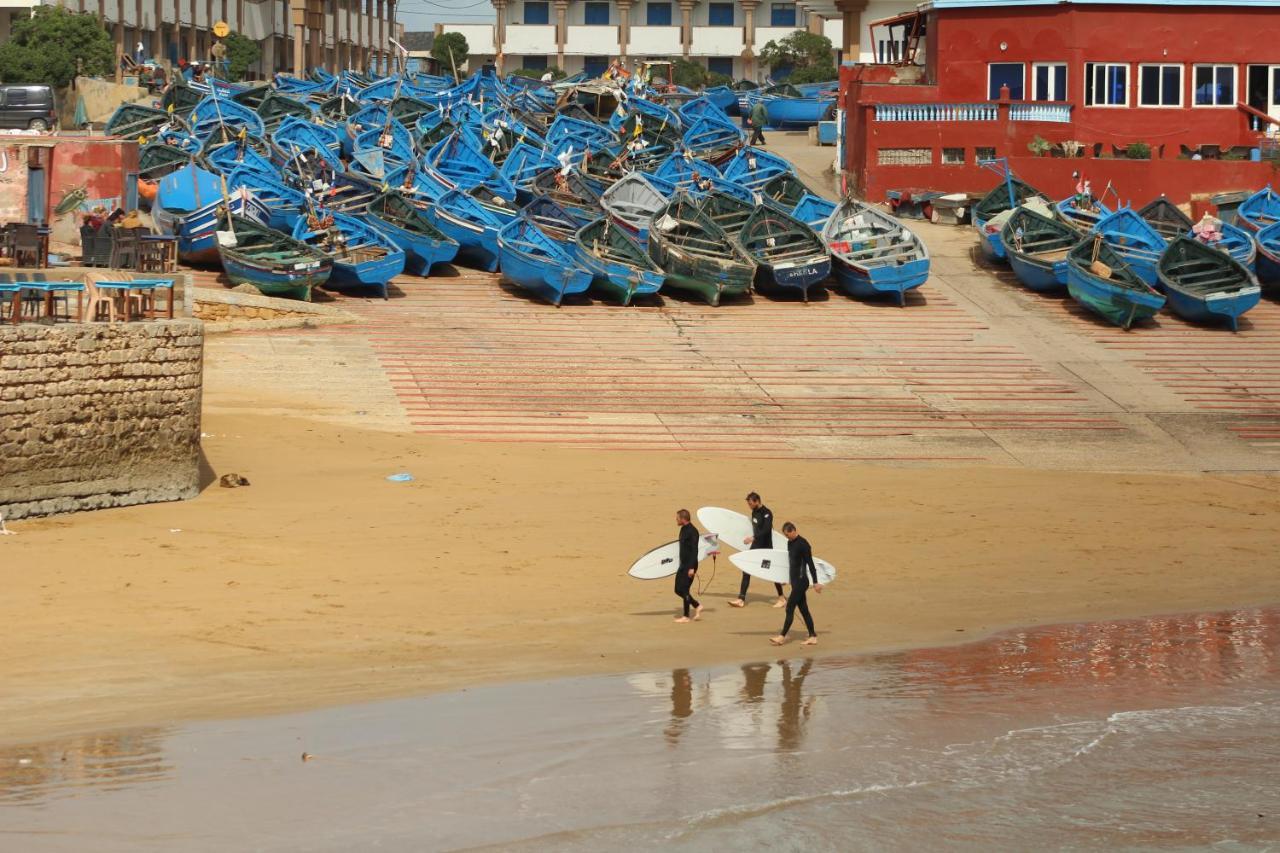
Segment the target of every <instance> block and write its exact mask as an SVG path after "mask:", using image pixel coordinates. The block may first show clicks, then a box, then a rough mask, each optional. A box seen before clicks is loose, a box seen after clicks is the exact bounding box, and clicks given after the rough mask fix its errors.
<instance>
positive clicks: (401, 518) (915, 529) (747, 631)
mask: <svg viewBox="0 0 1280 853" xmlns="http://www.w3.org/2000/svg"><path fill="white" fill-rule="evenodd" d="M204 429H205V431H206V432H207V433H209V434H210V437H208V438H207V439H206V440H205V442H204V448H205V453H206V455H207V457H208V462H209V467H210V471H211V473H216V474H224V473H228V472H237V473H239V474H241V475H243V476H245V477H247V478H248V479H249V480H250V481H251V483H252V485H251V486H249V487H247V488H240V489H223V488H219V487H217V486H216V484H215V485H213V486H212V487H211V488H208V489H206V490H205V491H204V493H203V494H202V495H201V496H200V497H199V498H198V499H196V500H194V501H190V502H186V503H177V504H164V505H155V506H147V507H136V508H129V509H121V510H112V511H105V512H97V513H90V514H82V515H79V516H75V517H65V518H52V519H45V520H40V521H31V522H24V523H20V524H15V525H13V528H14V529H16V530H17V531H18V533H19V535H17V536H11V537H3V538H0V569H2V575H3V580H4V583H5V587H6V594H5V595H4V596H3V598H2V599H0V622H2V624H4V625H5V626H6V632H5V636H6V642H5V643H4V645H3V648H0V680H3V683H4V684H5V685H6V689H5V690H4V691H0V719H3V720H5V725H4V727H3V730H0V741H3V742H6V743H10V744H12V743H19V742H29V741H31V740H33V739H37V738H42V737H52V736H54V735H57V734H60V733H64V732H72V731H88V730H94V729H99V728H103V727H117V726H126V725H149V724H156V723H166V722H172V721H180V720H187V719H201V718H218V717H231V716H246V715H253V714H259V713H269V712H277V711H285V710H294V709H306V708H313V707H319V706H326V705H336V704H340V703H346V702H353V701H359V700H365V699H370V698H378V697H392V696H409V695H418V694H423V693H427V692H431V691H439V690H445V689H450V688H457V687H460V686H466V685H470V684H477V683H483V682H509V681H519V680H529V679H542V678H548V677H556V676H567V675H583V674H592V673H608V672H631V671H641V670H663V669H665V670H670V669H671V668H673V667H691V666H702V665H709V664H717V663H734V662H743V661H751V660H758V659H759V658H760V656H761V655H762V654H771V652H768V650H767V638H768V637H769V636H771V635H772V634H774V633H776V631H777V629H778V627H779V623H780V620H781V615H780V613H779V611H776V610H773V609H770V608H769V607H768V606H767V601H768V600H769V598H770V596H766V595H764V594H763V590H762V589H761V587H763V586H764V585H763V584H759V583H757V584H756V585H755V586H754V587H753V592H754V593H755V595H754V596H753V599H752V602H751V604H750V606H749V607H747V608H746V609H745V610H744V611H736V610H732V609H730V608H729V607H727V606H726V605H725V601H726V599H728V598H730V597H732V596H733V595H734V594H735V593H736V588H737V582H738V578H739V575H738V573H737V572H736V571H735V570H734V569H733V568H732V566H731V565H730V564H729V563H728V561H727V560H726V559H724V558H721V559H720V560H719V561H718V563H717V564H716V565H715V566H714V574H713V566H712V565H711V564H710V563H707V564H704V566H703V568H702V572H701V576H702V577H701V581H702V584H703V585H704V587H705V589H706V592H705V596H704V597H705V599H706V601H707V604H708V608H707V610H708V612H707V615H706V618H705V619H704V621H703V622H701V623H699V624H694V625H685V626H679V625H673V624H672V623H671V617H672V615H674V612H675V605H676V603H677V600H676V598H675V596H674V595H673V594H672V591H671V586H670V581H656V582H648V583H646V582H639V581H634V580H631V579H629V578H627V577H626V576H625V574H624V572H625V570H626V568H627V566H628V565H629V564H630V562H631V561H632V560H633V559H634V558H635V557H637V556H638V555H639V554H640V553H642V552H643V551H645V550H647V549H648V548H650V547H652V546H654V545H657V544H659V543H661V542H663V541H668V540H670V539H673V538H674V536H675V527H674V523H673V520H672V515H673V512H674V510H675V509H677V508H680V507H682V506H684V507H687V508H689V509H691V510H693V509H696V508H697V507H698V506H702V505H708V504H713V505H722V506H729V507H732V508H740V507H741V506H742V502H741V498H742V496H743V495H744V494H745V493H746V492H747V491H748V490H749V489H756V490H759V491H760V492H761V493H762V494H763V495H764V497H765V500H766V502H767V503H768V504H769V505H770V506H772V508H773V509H774V511H775V513H776V515H777V520H778V522H779V523H781V522H782V521H784V520H792V521H794V522H796V523H797V525H799V527H800V529H801V532H802V533H804V534H805V535H806V536H807V537H808V538H809V540H810V541H811V542H812V543H813V546H814V549H815V552H816V553H817V555H818V556H821V557H824V558H826V559H828V560H830V561H831V562H833V563H834V564H835V565H836V566H838V567H839V568H840V569H841V572H842V573H841V576H840V579H839V580H838V582H837V583H836V584H834V585H832V586H831V587H829V588H828V590H827V591H826V593H825V594H823V595H821V596H813V597H812V598H813V603H814V610H815V615H816V618H817V620H818V627H819V630H820V632H821V634H822V645H821V646H819V647H818V651H819V652H821V653H822V654H831V653H834V652H847V651H857V650H867V649H884V648H895V647H896V648H901V647H909V646H934V645H939V644H945V643H952V642H957V641H963V640H967V639H971V638H974V637H977V636H982V635H985V634H987V633H989V632H992V631H995V630H999V629H1002V628H1006V627H1009V626H1013V625H1024V624H1044V623H1057V622H1064V621H1075V620H1084V619H1107V618H1116V617H1128V616H1137V615H1145V614H1155V613H1169V612H1180V611H1187V610H1193V609H1197V610H1199V609H1220V608H1229V607H1238V606H1246V605H1253V604H1258V603H1266V602H1275V601H1280V576H1278V575H1277V573H1276V571H1275V561H1276V557H1275V555H1276V546H1277V543H1280V492H1278V490H1280V483H1278V482H1277V481H1276V480H1275V479H1269V478H1265V477H1257V478H1254V477H1245V476H1232V477H1225V476H1205V475H1185V476H1183V475H1160V476H1154V475H1153V476H1147V475H1139V474H1105V473H1070V472H1056V471H1028V470H1021V469H998V468H967V469H932V470H931V469H916V468H888V467H875V466H871V465H855V464H848V463H841V462H834V461H786V460H764V461H752V460H735V459H731V458H727V457H714V458H706V457H699V456H697V455H694V454H662V453H653V454H651V453H641V452H636V453H618V452H613V453H610V452H603V451H589V450H574V449H562V448H553V447H546V446H530V445H503V444H480V443H475V444H466V443H453V442H450V441H448V440H444V439H433V438H428V437H424V436H415V435H408V434H397V433H390V432H372V431H362V430H358V429H351V428H344V427H340V426H335V425H332V424H321V423H318V422H312V421H308V420H303V419H293V418H287V417H257V416H244V415H223V414H216V413H215V414H210V415H209V416H208V417H207V418H206V421H205V425H204ZM398 471H409V472H412V474H413V475H414V477H415V478H416V479H415V480H414V482H412V483H403V484H398V483H391V482H387V481H386V479H385V478H386V476H387V475H389V474H392V473H395V472H398ZM797 648H798V647H797ZM797 653H798V652H797Z"/></svg>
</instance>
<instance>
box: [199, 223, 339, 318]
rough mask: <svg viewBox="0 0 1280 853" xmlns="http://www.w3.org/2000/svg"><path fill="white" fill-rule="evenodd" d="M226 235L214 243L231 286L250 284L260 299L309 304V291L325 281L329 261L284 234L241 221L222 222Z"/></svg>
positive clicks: (313, 249) (331, 267)
mask: <svg viewBox="0 0 1280 853" xmlns="http://www.w3.org/2000/svg"><path fill="white" fill-rule="evenodd" d="M223 224H224V225H225V226H226V228H227V230H226V235H225V237H224V238H223V239H221V240H220V241H219V242H218V253H219V255H220V256H221V258H222V269H223V271H225V272H226V274H227V278H228V279H230V280H231V282H232V283H233V284H251V285H253V286H254V287H256V288H258V290H259V291H261V292H262V294H263V295H264V296H283V297H288V298H290V299H301V300H304V301H306V302H310V301H311V290H312V288H314V287H319V286H320V285H322V284H324V283H325V282H327V281H328V280H329V276H330V274H331V273H332V272H333V261H332V260H331V259H330V258H329V257H328V256H327V255H325V254H324V253H323V252H321V251H320V250H318V249H315V248H313V247H311V246H308V245H307V244H306V243H303V242H301V241H300V240H295V239H293V238H292V237H290V236H289V235H288V234H282V233H281V232H279V231H276V230H273V229H271V228H268V227H266V226H265V225H262V224H261V223H258V222H254V221H253V220H251V219H245V218H244V217H241V216H234V215H233V216H231V217H229V218H228V219H224V220H223Z"/></svg>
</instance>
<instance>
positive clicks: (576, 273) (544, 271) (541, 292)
mask: <svg viewBox="0 0 1280 853" xmlns="http://www.w3.org/2000/svg"><path fill="white" fill-rule="evenodd" d="M498 258H499V264H500V265H501V267H502V274H503V275H505V276H506V277H507V278H509V279H511V281H513V282H515V283H516V284H517V285H519V286H520V287H522V288H524V289H525V290H528V291H529V292H530V293H534V294H536V295H537V296H539V297H541V298H542V299H545V300H546V301H547V302H550V303H551V304H552V305H559V304H560V303H561V302H562V301H564V298H565V297H566V296H570V295H572V294H575V293H583V292H585V291H586V289H587V288H588V287H590V286H591V279H592V275H591V273H590V272H588V271H587V270H584V269H581V268H576V267H556V266H552V265H549V264H548V263H547V262H546V261H545V259H542V258H537V257H532V256H529V255H526V254H525V253H523V252H519V251H516V250H514V249H511V248H509V247H507V246H502V247H500V248H499V250H498Z"/></svg>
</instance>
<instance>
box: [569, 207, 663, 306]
mask: <svg viewBox="0 0 1280 853" xmlns="http://www.w3.org/2000/svg"><path fill="white" fill-rule="evenodd" d="M574 240H575V243H576V245H577V249H578V252H577V260H578V262H579V263H581V264H582V265H583V266H584V267H586V269H587V270H588V271H589V272H590V273H591V274H592V285H593V286H595V287H598V288H600V289H601V290H603V291H605V292H606V293H608V294H609V295H610V296H612V297H613V298H614V299H616V300H618V302H619V303H621V304H623V305H630V304H631V302H632V300H634V299H635V298H636V297H637V296H646V295H649V294H653V293H657V292H658V291H659V290H660V289H661V288H662V282H663V279H665V278H666V274H665V273H664V272H663V271H662V268H661V267H659V266H658V265H657V264H656V263H655V262H654V261H653V259H652V258H650V257H649V254H648V252H646V251H645V250H644V249H643V248H642V247H641V246H640V244H639V243H637V242H636V241H635V240H634V239H633V238H632V236H631V234H630V233H629V232H628V231H627V229H625V228H623V227H622V226H621V225H619V224H618V223H616V222H614V221H612V220H611V219H610V218H609V217H603V216H602V217H601V218H599V219H597V220H596V221H594V222H590V223H588V224H586V225H584V226H583V227H582V228H580V229H579V230H578V232H577V234H576V235H575V237H574Z"/></svg>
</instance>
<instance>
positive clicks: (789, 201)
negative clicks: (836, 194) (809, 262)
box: [760, 175, 836, 234]
mask: <svg viewBox="0 0 1280 853" xmlns="http://www.w3.org/2000/svg"><path fill="white" fill-rule="evenodd" d="M760 192H761V194H762V195H763V196H764V197H765V198H767V199H770V200H772V201H773V203H774V204H776V205H777V206H778V207H780V208H782V209H783V210H786V211H788V212H789V213H790V214H791V215H792V216H794V217H795V218H796V219H799V220H800V221H801V222H804V223H807V224H808V226H809V227H810V228H812V229H813V230H814V232H815V233H817V234H821V233H822V229H823V228H824V227H825V226H826V224H827V220H828V219H830V218H831V214H833V213H835V211H836V203H835V202H834V201H828V200H827V199H825V198H822V197H821V196H817V195H814V194H813V193H811V192H809V188H808V187H806V186H805V185H804V182H803V181H801V180H800V179H799V178H797V177H796V176H795V175H778V176H777V177H774V178H773V179H771V180H770V181H769V182H768V183H766V184H765V185H764V186H763V187H761V190H760Z"/></svg>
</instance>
